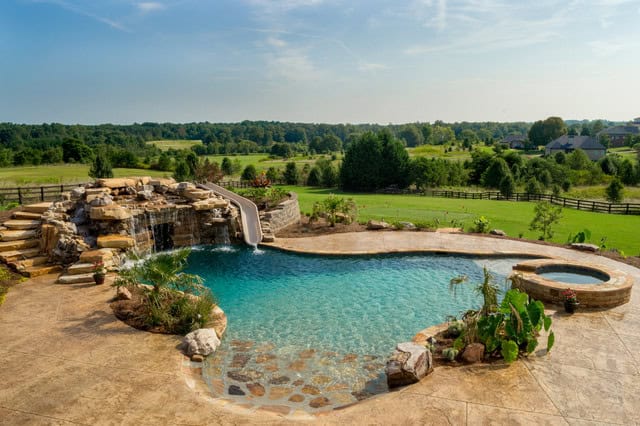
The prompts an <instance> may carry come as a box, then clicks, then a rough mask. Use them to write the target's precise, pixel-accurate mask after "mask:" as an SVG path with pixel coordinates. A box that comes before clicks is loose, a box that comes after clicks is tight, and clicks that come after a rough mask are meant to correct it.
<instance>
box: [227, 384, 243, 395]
mask: <svg viewBox="0 0 640 426" xmlns="http://www.w3.org/2000/svg"><path fill="white" fill-rule="evenodd" d="M229 395H240V396H242V395H246V394H245V393H244V391H243V390H242V389H240V386H236V385H231V386H229Z"/></svg>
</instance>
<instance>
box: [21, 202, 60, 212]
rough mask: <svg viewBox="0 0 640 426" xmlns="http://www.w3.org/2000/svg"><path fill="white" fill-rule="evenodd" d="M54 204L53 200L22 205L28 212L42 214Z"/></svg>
mask: <svg viewBox="0 0 640 426" xmlns="http://www.w3.org/2000/svg"><path fill="white" fill-rule="evenodd" d="M52 205H53V203H51V202H44V203H36V204H27V205H26V206H22V211H23V212H27V213H39V214H42V213H44V212H46V211H47V210H49V208H50V207H51V206H52Z"/></svg>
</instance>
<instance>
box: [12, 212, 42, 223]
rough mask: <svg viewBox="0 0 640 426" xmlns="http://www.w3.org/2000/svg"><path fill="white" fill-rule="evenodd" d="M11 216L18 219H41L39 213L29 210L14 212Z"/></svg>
mask: <svg viewBox="0 0 640 426" xmlns="http://www.w3.org/2000/svg"><path fill="white" fill-rule="evenodd" d="M11 217H13V218H14V219H18V220H38V221H39V220H40V219H42V215H41V214H40V213H30V212H14V213H13V214H12V215H11Z"/></svg>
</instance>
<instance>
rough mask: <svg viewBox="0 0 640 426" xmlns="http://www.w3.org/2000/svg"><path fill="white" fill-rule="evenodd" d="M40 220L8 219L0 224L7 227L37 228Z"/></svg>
mask: <svg viewBox="0 0 640 426" xmlns="http://www.w3.org/2000/svg"><path fill="white" fill-rule="evenodd" d="M41 224H42V222H40V221H39V220H19V219H10V220H7V221H6V222H4V223H3V224H2V226H4V227H5V228H7V229H38V228H39V227H40V225H41Z"/></svg>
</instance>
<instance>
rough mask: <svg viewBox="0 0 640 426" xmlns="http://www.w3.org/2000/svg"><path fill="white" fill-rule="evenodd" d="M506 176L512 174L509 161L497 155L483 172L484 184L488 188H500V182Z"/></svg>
mask: <svg viewBox="0 0 640 426" xmlns="http://www.w3.org/2000/svg"><path fill="white" fill-rule="evenodd" d="M506 176H511V170H509V166H508V165H507V162H506V161H505V160H504V159H503V158H501V157H495V158H494V159H492V160H491V163H490V164H489V167H488V168H487V170H485V172H484V173H483V174H482V179H481V180H482V185H483V186H485V187H487V188H500V182H501V181H502V179H503V178H504V177H506ZM512 179H513V177H512Z"/></svg>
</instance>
